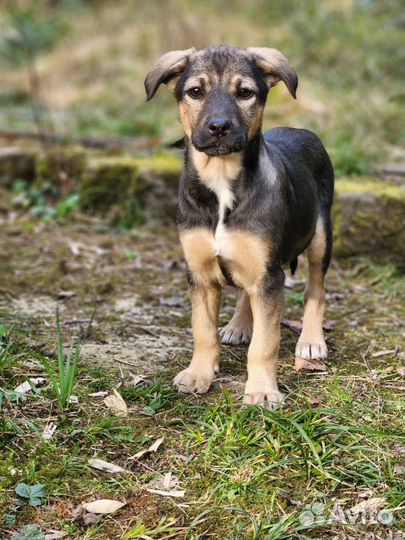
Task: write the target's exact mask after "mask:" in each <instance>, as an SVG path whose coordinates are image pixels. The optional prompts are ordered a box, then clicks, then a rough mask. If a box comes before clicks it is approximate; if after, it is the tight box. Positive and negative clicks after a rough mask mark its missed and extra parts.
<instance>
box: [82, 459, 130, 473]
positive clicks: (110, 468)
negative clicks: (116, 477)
mask: <svg viewBox="0 0 405 540" xmlns="http://www.w3.org/2000/svg"><path fill="white" fill-rule="evenodd" d="M87 462H88V464H89V465H90V467H93V469H98V470H100V471H107V472H109V473H113V474H114V473H120V472H125V469H123V468H122V467H120V466H119V465H115V464H114V463H110V462H109V461H104V460H103V459H97V458H92V459H89V460H88V461H87Z"/></svg>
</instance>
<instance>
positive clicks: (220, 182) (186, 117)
mask: <svg viewBox="0 0 405 540" xmlns="http://www.w3.org/2000/svg"><path fill="white" fill-rule="evenodd" d="M280 81H282V82H283V83H284V84H285V85H286V87H287V89H288V91H289V93H290V94H291V96H292V97H294V98H295V97H296V90H297V86H298V77H297V74H296V72H295V70H294V69H293V68H292V67H291V65H290V64H289V63H288V61H287V59H286V58H285V57H284V55H283V54H282V53H281V52H280V51H278V50H276V49H271V48H248V49H239V48H234V47H228V46H211V47H208V48H205V49H201V50H196V49H194V48H191V49H187V50H183V51H171V52H168V53H167V54H164V55H163V56H162V57H161V58H160V59H159V60H158V61H157V63H156V64H155V65H154V66H153V67H152V69H151V70H150V72H149V73H148V75H147V77H146V79H145V90H146V96H147V100H150V99H152V97H153V96H154V95H155V93H156V91H157V89H158V88H159V86H160V85H161V84H165V85H167V86H168V88H169V89H170V90H171V91H172V92H173V93H174V96H175V98H176V100H177V104H178V108H179V113H180V119H181V122H182V124H183V128H184V132H185V162H184V169H183V173H182V175H181V179H180V184H179V195H178V214H177V225H178V229H179V236H180V242H181V244H182V247H183V251H184V255H185V259H186V263H187V278H188V283H189V290H190V296H191V304H192V331H193V340H194V351H193V356H192V360H191V363H190V365H189V366H188V367H187V369H184V370H183V371H181V372H180V373H179V374H178V375H177V376H176V377H175V379H174V385H175V386H176V387H177V389H178V390H179V391H180V392H184V393H197V394H202V393H205V392H206V391H207V390H208V389H209V388H210V386H211V383H212V382H213V380H214V378H215V375H216V374H217V373H218V370H219V360H218V359H219V352H220V337H222V343H228V344H239V343H247V342H250V345H249V349H248V354H247V372H248V377H247V382H246V386H245V392H244V399H243V401H244V403H246V404H259V405H262V406H264V407H265V408H269V409H273V408H275V407H277V406H278V404H279V403H280V402H281V401H282V400H283V395H282V393H281V392H280V391H279V389H278V384H277V365H278V353H279V343H280V322H281V312H282V305H283V288H284V281H285V274H284V268H285V267H288V265H289V266H290V268H291V271H292V273H294V271H295V268H296V266H297V257H298V256H299V255H300V254H301V253H303V252H304V251H306V254H307V258H308V269H309V272H308V282H307V285H306V288H305V295H304V298H305V308H304V317H303V327H302V332H301V336H300V338H299V340H298V343H297V346H296V356H298V357H301V358H304V359H309V360H311V359H318V358H325V357H326V356H327V347H326V343H325V339H324V335H323V316H324V310H325V289H324V277H325V274H326V271H327V269H328V266H329V263H330V258H331V252H332V224H331V218H330V211H331V205H332V200H333V190H334V172H333V166H332V163H331V160H330V158H329V156H328V154H327V152H326V150H325V148H324V146H323V145H322V143H321V141H320V140H319V138H318V137H317V136H316V135H315V134H314V133H312V132H310V131H307V130H305V129H293V128H284V127H277V128H274V129H270V130H269V131H267V132H266V133H265V134H264V135H263V134H262V132H261V128H262V116H263V109H264V106H265V103H266V99H267V95H268V93H269V90H270V89H271V88H272V87H273V86H275V85H276V84H277V83H278V82H280ZM225 285H232V286H235V287H238V288H239V289H240V290H241V292H240V297H239V300H238V301H237V305H236V309H235V313H234V315H233V317H232V319H231V320H230V322H229V323H228V324H227V325H226V326H225V327H224V328H223V329H222V330H221V332H220V334H219V333H218V316H219V307H220V300H221V289H222V287H224V286H225Z"/></svg>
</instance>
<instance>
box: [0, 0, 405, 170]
mask: <svg viewBox="0 0 405 540" xmlns="http://www.w3.org/2000/svg"><path fill="white" fill-rule="evenodd" d="M0 6H1V8H0V9H1V11H0V70H1V85H0V125H1V126H2V128H3V129H5V128H7V129H14V130H30V129H33V127H34V126H35V124H37V125H38V122H39V121H42V122H43V123H45V127H46V126H48V127H49V126H52V129H53V130H54V131H56V132H57V133H59V134H62V135H74V136H86V135H99V136H112V135H114V136H129V137H143V138H145V137H146V138H150V139H151V144H152V143H153V145H155V146H156V145H159V144H162V145H163V144H165V143H168V142H171V141H173V140H176V139H177V138H179V137H180V136H181V135H182V132H181V127H180V125H179V123H178V121H177V110H176V107H175V104H174V101H173V98H172V96H171V95H170V94H169V92H167V91H163V90H162V91H160V92H159V94H158V96H157V97H156V98H155V100H154V101H153V102H152V103H151V104H146V103H145V97H144V89H143V80H144V77H145V74H146V73H147V71H148V69H149V67H150V66H151V65H152V63H153V62H154V61H156V59H157V58H158V57H159V55H160V54H162V53H164V52H166V51H168V50H171V49H181V48H188V47H191V46H196V47H204V46H206V45H209V44H216V43H227V44H229V45H234V46H239V47H247V46H271V47H276V48H279V49H280V50H282V51H283V52H284V54H285V55H286V56H287V57H288V58H289V60H290V62H291V64H292V65H293V66H294V67H295V68H296V70H297V72H298V75H299V78H300V84H299V91H298V100H297V101H294V100H292V99H291V98H290V97H289V95H288V93H287V91H286V90H285V88H283V87H281V85H279V86H277V87H276V88H275V89H274V90H273V91H272V92H271V95H270V98H269V102H268V106H267V111H266V115H265V120H264V127H265V128H266V129H267V128H270V127H272V126H276V125H290V126H295V127H306V128H308V129H312V130H314V131H315V132H316V133H318V134H319V135H320V136H321V138H322V139H323V140H324V143H325V145H326V147H327V149H328V151H329V152H330V153H331V156H332V159H333V161H334V164H335V167H336V169H337V173H338V174H366V173H369V172H371V171H372V170H373V169H374V168H375V167H376V166H377V165H378V164H379V163H381V162H382V161H383V160H387V159H390V156H391V155H393V154H395V153H396V152H398V147H399V145H400V144H401V143H402V142H403V141H402V138H403V125H402V114H401V113H402V107H401V105H402V104H403V98H404V95H405V87H404V85H403V65H404V46H403V43H402V39H403V30H404V26H405V11H404V10H403V5H402V2H400V1H399V0H323V1H321V0H292V1H285V2H280V1H278V0H219V1H213V0H205V1H204V2H202V1H201V2H197V1H195V0H194V1H193V0H120V1H119V2H116V1H113V0H87V1H86V0H36V1H24V0H19V1H18V0H12V1H5V2H4V1H3V2H2V3H0ZM44 118H45V120H44Z"/></svg>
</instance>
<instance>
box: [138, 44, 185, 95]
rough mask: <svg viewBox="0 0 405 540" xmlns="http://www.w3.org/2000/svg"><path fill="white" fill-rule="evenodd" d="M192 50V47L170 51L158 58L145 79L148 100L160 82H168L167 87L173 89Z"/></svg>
mask: <svg viewBox="0 0 405 540" xmlns="http://www.w3.org/2000/svg"><path fill="white" fill-rule="evenodd" d="M194 51H195V48H194V47H193V48H191V49H185V50H184V51H170V52H168V53H166V54H164V55H163V56H161V57H160V58H159V60H158V61H157V62H156V64H155V65H154V66H153V67H152V69H151V70H150V71H149V73H148V74H147V76H146V79H145V90H146V99H147V100H148V101H149V100H150V99H152V98H153V96H154V95H155V94H156V90H157V89H158V88H159V86H160V85H161V84H162V83H163V84H169V88H170V89H171V90H173V89H174V86H175V83H176V82H177V79H178V78H179V76H180V75H181V73H182V72H183V71H184V69H185V68H186V65H187V62H188V59H189V57H190V55H191V54H193V52H194Z"/></svg>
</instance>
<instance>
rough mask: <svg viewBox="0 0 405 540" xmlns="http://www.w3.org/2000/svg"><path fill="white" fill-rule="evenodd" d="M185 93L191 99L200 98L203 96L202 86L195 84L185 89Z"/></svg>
mask: <svg viewBox="0 0 405 540" xmlns="http://www.w3.org/2000/svg"><path fill="white" fill-rule="evenodd" d="M186 94H187V95H188V96H190V97H191V98H193V99H200V98H202V97H203V94H204V93H203V91H202V88H200V87H198V86H196V87H194V88H190V89H189V90H187V92H186Z"/></svg>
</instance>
